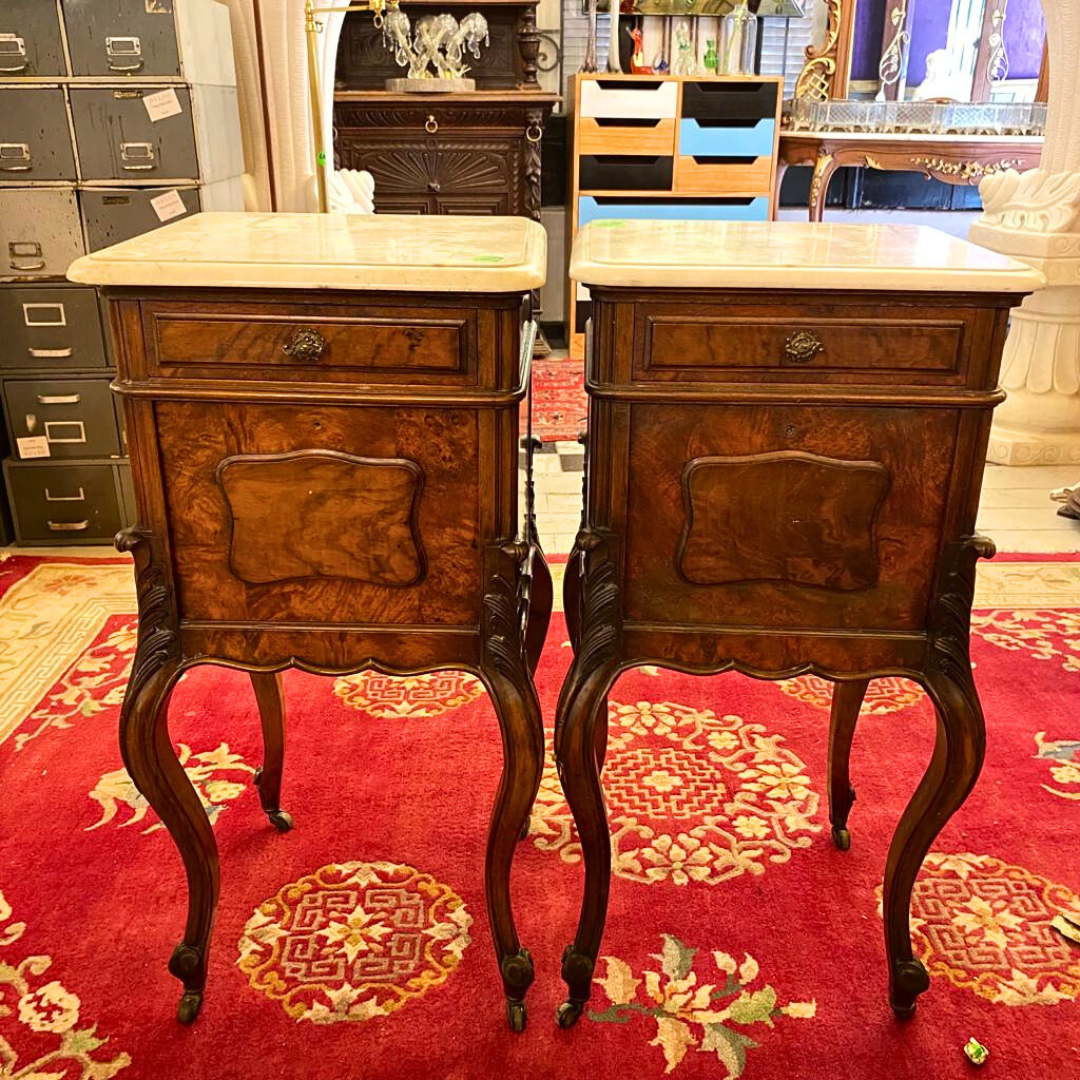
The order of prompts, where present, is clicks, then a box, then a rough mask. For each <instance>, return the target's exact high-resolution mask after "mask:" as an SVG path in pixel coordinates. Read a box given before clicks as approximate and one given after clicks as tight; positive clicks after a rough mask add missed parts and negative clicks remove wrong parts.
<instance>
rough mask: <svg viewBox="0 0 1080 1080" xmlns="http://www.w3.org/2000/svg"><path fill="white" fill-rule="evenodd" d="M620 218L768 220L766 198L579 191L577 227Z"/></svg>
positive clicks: (648, 219)
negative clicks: (659, 196) (655, 196)
mask: <svg viewBox="0 0 1080 1080" xmlns="http://www.w3.org/2000/svg"><path fill="white" fill-rule="evenodd" d="M620 218H629V219H634V220H637V219H641V220H645V221H650V220H652V221H768V220H769V199H768V197H767V196H764V195H763V196H761V197H760V198H756V199H754V198H744V199H678V198H668V199H630V198H627V197H625V196H622V195H611V196H603V195H582V196H581V197H580V198H579V199H578V228H579V229H580V228H582V227H583V226H585V225H588V224H589V222H590V221H602V220H609V219H614V220H618V219H620Z"/></svg>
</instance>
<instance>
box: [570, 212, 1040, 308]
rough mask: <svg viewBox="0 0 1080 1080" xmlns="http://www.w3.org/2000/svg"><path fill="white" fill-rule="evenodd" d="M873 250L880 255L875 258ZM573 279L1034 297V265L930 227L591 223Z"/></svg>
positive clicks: (580, 239) (580, 241)
mask: <svg viewBox="0 0 1080 1080" xmlns="http://www.w3.org/2000/svg"><path fill="white" fill-rule="evenodd" d="M870 252H873V253H874V254H873V255H870V254H868V253H870ZM570 277H571V279H572V280H574V281H577V282H580V283H581V284H583V285H587V286H597V285H599V286H604V285H607V286H614V287H624V288H668V289H742V290H747V289H759V290H763V291H765V290H778V289H829V290H842V289H850V290H868V291H875V290H877V291H889V292H899V291H905V290H915V291H927V292H1002V293H1031V292H1036V291H1038V290H1039V289H1042V288H1044V287H1045V285H1046V279H1045V277H1044V276H1043V275H1042V274H1041V273H1039V271H1037V270H1034V269H1032V268H1031V267H1030V266H1027V265H1026V264H1024V263H1022V262H1018V261H1016V260H1014V259H1010V258H1008V257H1007V256H1004V255H999V254H998V253H997V252H993V251H990V250H988V249H986V248H981V247H978V246H976V245H975V244H970V243H968V242H966V241H964V240H958V239H956V238H955V237H953V236H950V235H948V234H947V233H943V232H940V231H939V230H937V229H931V228H928V227H926V226H922V225H856V224H851V225H848V224H832V223H820V224H815V223H807V222H715V221H694V222H679V221H634V220H627V221H622V222H621V223H617V224H613V223H611V222H603V221H601V222H591V223H590V224H589V225H586V226H585V227H584V228H583V229H581V230H580V231H579V233H578V235H577V237H576V239H575V240H574V246H573V252H572V255H571V260H570Z"/></svg>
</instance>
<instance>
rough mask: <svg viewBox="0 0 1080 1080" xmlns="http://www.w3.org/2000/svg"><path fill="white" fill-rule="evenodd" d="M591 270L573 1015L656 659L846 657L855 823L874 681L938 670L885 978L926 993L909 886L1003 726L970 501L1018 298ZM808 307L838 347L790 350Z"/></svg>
mask: <svg viewBox="0 0 1080 1080" xmlns="http://www.w3.org/2000/svg"><path fill="white" fill-rule="evenodd" d="M592 295H593V302H594V314H593V325H592V335H591V336H592V342H593V346H592V352H591V355H590V356H589V357H588V360H587V375H586V383H587V388H588V391H589V395H590V411H589V430H588V441H587V446H586V467H587V475H586V500H585V514H584V517H583V520H582V529H581V532H580V533H579V535H578V538H577V541H576V543H575V546H574V550H573V552H572V554H571V556H570V559H569V562H568V564H567V571H566V577H565V589H564V603H565V607H566V613H567V627H568V631H569V634H570V639H571V644H572V646H573V650H574V658H573V662H572V664H571V666H570V669H569V671H568V673H567V675H566V678H565V681H564V684H563V687H562V692H561V694H560V698H559V704H558V708H557V712H556V726H555V755H556V760H557V763H558V768H559V775H560V778H561V780H562V784H563V790H564V793H565V795H566V799H567V802H568V804H569V806H570V808H571V811H572V813H573V816H574V822H575V825H576V827H577V830H578V833H579V835H580V837H581V844H582V861H583V863H584V869H585V884H584V893H583V897H582V906H581V912H580V916H579V921H578V928H577V933H576V935H575V937H574V940H573V942H572V943H571V944H570V945H569V946H568V947H567V949H566V951H565V953H564V954H563V966H562V973H563V978H564V980H565V982H566V984H567V990H568V996H567V1000H566V1001H565V1002H564V1004H563V1005H562V1006H561V1008H560V1010H559V1022H560V1024H561V1025H562V1026H564V1027H569V1026H571V1025H572V1024H574V1023H575V1022H576V1021H577V1019H578V1018H579V1017H580V1015H581V1013H582V1011H583V1010H584V1008H585V1005H586V1002H587V1001H588V999H589V996H590V993H591V987H592V982H593V977H594V973H595V964H596V958H597V956H598V952H599V949H600V941H601V937H602V934H603V928H604V921H605V917H606V911H607V902H608V892H609V888H610V877H611V840H610V835H609V829H608V825H607V820H606V814H605V809H604V800H603V789H602V783H601V769H602V763H603V753H604V747H605V726H606V700H607V694H608V692H609V690H610V688H611V686H612V684H613V683H614V681H615V679H616V678H617V677H618V676H619V674H620V673H621V672H623V671H626V670H628V669H630V668H633V667H636V666H638V665H642V664H655V665H658V666H663V667H668V668H673V669H675V670H678V671H683V672H687V673H691V674H702V675H704V674H715V673H719V672H723V671H732V670H733V671H738V672H741V673H743V674H747V675H751V676H754V677H756V678H769V679H780V678H791V677H794V676H797V675H801V674H805V673H809V672H812V673H815V674H817V675H820V676H824V677H826V678H829V679H832V680H835V681H837V683H838V684H839V688H838V690H837V695H836V698H835V701H834V706H833V712H832V723H831V734H830V742H829V803H830V815H831V820H832V825H833V835H834V839H835V842H836V843H837V844H838V845H839V846H841V847H844V848H846V847H847V845H848V843H849V842H850V836H849V834H848V832H847V817H848V813H849V811H850V809H851V804H852V801H853V799H854V793H853V791H852V789H851V784H850V778H849V764H848V763H849V755H850V749H851V743H852V738H853V736H854V732H855V727H856V721H857V717H858V712H859V706H860V704H861V702H862V699H863V696H864V694H865V690H866V686H867V683H868V682H869V680H870V679H872V678H874V677H876V676H883V675H905V676H907V677H909V678H912V679H915V680H917V681H918V682H920V683H921V684H922V685H923V686H924V687H925V688H926V689H927V691H928V693H929V694H930V696H931V698H932V699H933V701H934V703H935V705H936V707H937V712H938V735H937V746H936V749H935V752H934V757H933V760H932V762H931V765H930V767H929V769H928V770H927V773H926V776H925V778H924V779H923V781H922V783H921V784H920V786H919V788H918V790H917V791H916V792H915V794H914V795H913V796H912V798H911V801H910V803H909V804H908V807H907V809H906V810H905V812H904V815H903V817H902V819H901V821H900V824H899V826H898V828H897V831H896V834H895V836H894V839H893V842H892V846H891V848H890V852H889V859H888V866H887V870H886V874H885V888H884V914H885V939H886V942H885V943H886V959H887V962H888V971H889V995H890V1003H891V1005H892V1007H893V1009H894V1011H895V1012H896V1013H897V1015H900V1016H907V1015H910V1014H911V1012H912V1011H913V1010H914V1007H915V1000H916V998H917V996H918V994H920V993H922V992H923V991H924V990H925V989H926V988H927V986H928V985H929V980H928V978H927V975H926V972H925V970H924V968H923V967H922V965H921V964H920V963H919V961H918V960H917V959H916V958H915V957H914V955H913V953H912V950H911V941H910V932H909V931H910V927H909V906H910V898H911V890H912V887H913V885H914V881H915V877H916V875H917V873H918V870H919V867H920V866H921V863H922V860H923V858H924V857H925V855H926V852H927V850H928V849H929V846H930V844H931V843H932V842H933V840H934V838H935V837H936V836H937V833H938V832H939V831H940V829H941V828H942V826H943V825H944V823H945V822H946V821H947V820H948V818H949V817H950V815H951V814H952V813H953V812H954V811H955V810H957V809H958V808H959V807H960V805H961V804H962V803H963V801H964V799H965V798H966V796H967V794H968V793H969V791H970V790H971V787H972V786H973V784H974V783H975V780H976V778H977V776H978V773H979V768H980V766H981V762H982V756H983V752H984V745H985V731H984V724H983V718H982V713H981V710H980V707H979V702H978V696H977V693H976V691H975V687H974V683H973V681H972V673H971V663H970V657H969V653H968V634H969V627H968V623H969V619H970V611H971V600H972V595H973V590H974V575H975V566H976V563H977V561H978V559H979V558H984V557H988V556H990V555H991V554H992V553H993V547H992V545H991V544H989V542H988V541H985V540H983V539H982V538H980V537H977V536H975V535H974V526H975V518H976V513H977V510H978V499H979V490H980V485H981V480H982V472H983V463H984V461H985V453H986V446H987V443H988V440H989V432H990V423H991V418H992V412H993V409H994V407H995V406H996V405H997V404H998V403H999V402H1000V401H1001V400H1002V395H1001V393H1000V391H999V390H998V389H997V378H998V371H999V367H1000V362H1001V356H1002V351H1003V348H1004V341H1005V333H1006V329H1007V325H1008V312H1009V309H1010V307H1011V306H1012V305H1014V304H1015V303H1017V302H1019V300H1020V298H1019V297H1014V296H1001V295H992V294H978V295H964V294H949V293H926V294H925V295H924V294H917V293H903V292H900V293H895V294H891V293H890V294H874V293H865V292H863V293H860V292H856V291H852V292H848V293H841V294H835V293H830V294H820V295H817V294H814V293H810V292H792V293H783V292H774V293H771V294H770V295H769V298H768V300H767V301H764V300H762V299H761V298H760V297H749V296H747V295H746V294H745V293H744V292H742V291H740V290H738V289H728V290H724V289H718V290H715V291H714V292H705V291H702V290H692V289H687V290H660V291H657V290H653V291H650V292H647V291H644V290H635V289H632V288H625V289H618V288H614V287H604V288H595V289H593V291H592ZM796 328H799V329H809V330H811V331H812V332H814V333H815V334H820V337H821V339H822V345H823V346H824V348H823V349H821V350H816V349H811V350H807V362H805V363H793V364H791V365H790V366H788V365H786V364H785V363H784V361H783V358H782V354H783V352H784V345H785V343H786V338H785V336H784V335H785V334H787V333H788V332H789V331H792V330H794V329H796ZM778 354H781V355H778Z"/></svg>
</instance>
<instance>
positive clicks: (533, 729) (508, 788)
mask: <svg viewBox="0 0 1080 1080" xmlns="http://www.w3.org/2000/svg"><path fill="white" fill-rule="evenodd" d="M515 548H516V550H515ZM502 556H503V559H502V562H503V567H502V572H501V573H500V574H499V575H498V576H497V577H496V578H495V579H494V580H493V582H492V585H491V588H490V590H489V592H488V594H487V595H486V596H485V598H484V609H485V610H484V613H485V619H484V662H483V666H482V668H481V677H482V678H483V679H484V682H485V683H486V684H487V687H488V691H489V693H490V694H491V698H492V701H493V703H494V705H495V711H496V713H497V715H498V718H499V727H500V729H501V731H502V744H503V771H502V776H501V778H500V780H499V790H498V793H497V794H496V796H495V807H494V809H493V810H492V814H491V827H490V830H489V832H488V845H487V860H486V863H485V884H486V890H487V907H488V919H489V921H490V923H491V932H492V936H493V938H494V939H495V955H496V956H497V957H498V961H499V971H500V973H501V975H502V981H503V992H504V994H505V996H506V1015H507V1021H508V1023H509V1025H510V1029H511V1030H512V1031H524V1029H525V1022H526V1011H525V993H526V991H527V990H528V989H529V986H530V985H531V984H532V981H533V978H534V971H533V962H532V957H531V956H530V955H529V950H528V949H525V948H523V947H522V945H521V942H520V941H519V939H518V934H517V928H516V926H515V924H514V913H513V908H512V906H511V903H510V869H511V866H512V864H513V860H514V849H515V846H516V844H517V840H518V837H519V836H520V835H521V832H522V829H523V828H524V827H526V826H527V825H528V821H529V813H530V811H531V810H532V806H533V803H534V802H535V800H536V793H537V792H538V791H539V790H540V778H541V775H542V773H543V769H544V722H543V719H542V718H541V716H540V702H539V700H538V699H537V696H536V687H535V686H534V685H533V681H532V676H531V674H530V671H529V661H528V657H527V655H526V643H525V637H524V634H523V632H522V625H521V622H520V617H519V613H520V604H521V600H522V592H521V591H522V589H523V588H525V587H526V585H525V584H524V582H523V580H522V577H515V568H516V567H517V566H524V563H525V560H526V558H527V548H526V547H525V546H524V545H522V546H517V545H512V546H511V548H510V550H506V549H504V551H503V552H502Z"/></svg>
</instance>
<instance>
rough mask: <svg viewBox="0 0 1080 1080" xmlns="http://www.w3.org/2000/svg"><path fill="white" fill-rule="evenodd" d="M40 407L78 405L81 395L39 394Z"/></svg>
mask: <svg viewBox="0 0 1080 1080" xmlns="http://www.w3.org/2000/svg"><path fill="white" fill-rule="evenodd" d="M37 399H38V404H39V405H78V404H79V402H80V401H82V395H81V394H38V395H37Z"/></svg>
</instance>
